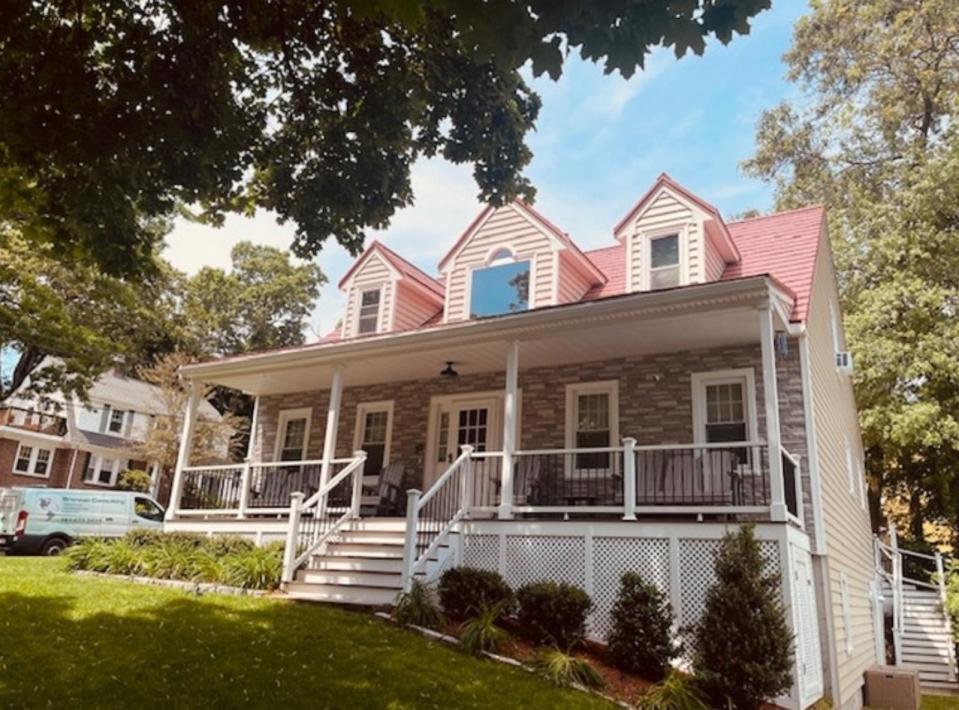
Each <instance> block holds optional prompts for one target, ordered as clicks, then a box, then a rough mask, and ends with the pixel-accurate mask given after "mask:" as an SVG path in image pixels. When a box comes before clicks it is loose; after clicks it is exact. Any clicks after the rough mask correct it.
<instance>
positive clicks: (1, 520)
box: [0, 488, 163, 555]
mask: <svg viewBox="0 0 959 710" xmlns="http://www.w3.org/2000/svg"><path fill="white" fill-rule="evenodd" d="M136 528H154V529H162V528H163V508H162V507H161V506H160V504H159V503H157V502H156V501H155V500H154V499H153V498H151V497H150V496H148V495H147V494H145V493H137V492H134V491H90V490H77V489H72V488H0V550H4V551H6V552H8V553H11V552H19V553H25V554H41V555H58V554H60V552H61V550H63V548H65V547H66V546H67V545H69V544H70V542H71V541H72V540H73V539H74V538H78V537H120V536H121V535H124V534H125V533H126V532H127V531H128V530H133V529H136Z"/></svg>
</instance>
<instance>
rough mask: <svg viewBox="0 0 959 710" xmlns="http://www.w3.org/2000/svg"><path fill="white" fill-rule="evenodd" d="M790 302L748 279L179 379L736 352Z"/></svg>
mask: <svg viewBox="0 0 959 710" xmlns="http://www.w3.org/2000/svg"><path fill="white" fill-rule="evenodd" d="M793 300H794V299H793V295H792V294H791V293H788V292H787V291H786V290H785V289H784V288H783V287H782V286H781V285H780V284H778V283H777V282H776V281H775V280H774V279H773V278H771V277H770V276H768V275H765V276H754V277H748V278H741V279H737V280H733V281H720V282H712V283H707V284H698V285H694V286H685V287H682V288H676V289H669V290H663V291H652V292H641V293H631V294H624V295H622V296H616V297H612V298H607V299H603V300H601V301H585V302H581V303H573V304H566V305H563V306H554V307H546V308H538V309H535V310H531V311H525V312H522V313H511V314H507V315H502V316H496V317H492V318H484V319H479V320H469V321H463V322H457V323H447V324H443V325H436V326H428V327H423V328H420V329H417V330H412V331H406V332H401V333H392V334H383V335H375V336H368V337H363V338H356V339H352V340H345V341H338V342H326V343H313V344H309V345H304V346H301V347H297V348H287V349H282V350H273V351H267V352H260V353H247V354H243V355H238V356H234V357H230V358H223V359H220V360H214V361H209V362H203V363H197V364H193V365H187V366H185V367H184V368H183V369H182V374H183V376H184V377H185V378H188V379H196V380H200V381H203V382H207V383H210V384H217V385H223V386H226V387H233V388H236V389H240V390H243V391H245V392H248V393H251V394H263V395H266V394H281V393H286V392H298V391H308V390H317V389H326V388H328V387H329V386H330V381H331V378H332V372H333V369H334V368H335V367H336V366H340V365H342V366H345V367H346V375H345V383H346V386H348V387H349V386H356V385H370V384H377V383H382V382H395V381H402V380H415V379H427V378H433V377H437V376H438V373H439V371H440V370H441V369H442V368H443V366H444V364H445V363H446V362H447V361H452V362H454V363H455V367H456V370H457V371H459V373H460V374H463V375H467V374H475V373H480V372H496V371H501V370H503V369H504V366H505V358H506V349H507V346H508V344H509V342H510V341H512V340H519V341H520V342H521V355H520V368H521V369H523V370H525V369H528V368H531V367H543V366H552V365H562V364H570V363H575V362H589V361H594V360H601V359H613V358H616V357H625V356H627V355H641V354H652V353H662V352H678V351H682V350H691V349H702V348H712V347H721V346H727V345H739V344H744V343H751V342H757V341H758V338H759V325H758V320H757V317H756V308H757V307H758V306H760V305H762V304H764V303H770V304H771V305H772V307H773V309H774V312H775V313H776V314H777V320H778V322H779V324H780V327H782V328H784V329H787V330H789V331H790V332H795V331H796V330H797V329H798V328H800V327H801V326H797V325H796V324H790V322H789V314H790V311H791V310H792V306H793Z"/></svg>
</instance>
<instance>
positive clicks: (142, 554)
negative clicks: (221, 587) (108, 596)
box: [66, 530, 283, 589]
mask: <svg viewBox="0 0 959 710" xmlns="http://www.w3.org/2000/svg"><path fill="white" fill-rule="evenodd" d="M66 557H67V566H68V567H69V568H70V569H86V570H92V571H95V572H107V573H110V574H123V575H127V574H138V575H144V576H147V577H154V578H156V579H177V580H182V581H192V582H212V583H215V584H227V585H231V586H236V587H244V588H248V589H275V588H276V587H278V586H279V584H280V575H281V573H282V570H283V545H282V544H281V543H275V544H272V545H267V546H265V547H256V546H255V545H254V544H253V543H251V542H249V541H247V540H244V539H242V538H239V537H236V536H223V537H219V538H218V537H211V538H207V537H204V536H202V535H193V534H190V533H178V532H177V533H163V532H159V531H156V530H136V531H132V532H130V533H127V535H125V536H124V537H122V538H119V539H115V540H103V539H98V538H86V539H82V540H80V541H79V542H78V543H77V544H76V545H73V546H72V547H70V548H68V550H67V551H66Z"/></svg>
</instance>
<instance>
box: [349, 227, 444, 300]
mask: <svg viewBox="0 0 959 710" xmlns="http://www.w3.org/2000/svg"><path fill="white" fill-rule="evenodd" d="M374 251H376V252H379V253H380V254H381V255H382V256H383V258H384V259H386V261H387V262H389V264H390V265H391V266H392V267H393V268H394V269H396V270H397V271H399V272H400V273H401V274H403V276H405V277H407V278H410V279H412V280H413V281H416V282H417V283H419V284H421V285H422V286H424V287H425V288H426V289H428V290H429V291H431V292H433V293H434V294H436V295H437V296H439V297H440V298H441V299H442V298H443V296H444V293H445V289H444V288H443V285H442V284H441V282H439V281H438V280H437V279H434V278H433V277H432V276H429V275H428V274H426V272H424V271H423V270H422V269H420V268H419V267H417V266H414V265H413V264H411V263H410V262H408V261H407V260H406V259H404V258H403V257H402V256H400V255H399V254H397V253H396V252H395V251H393V250H392V249H390V248H389V247H387V246H386V245H385V244H383V242H381V241H379V240H377V239H374V240H373V243H372V244H370V245H369V247H367V248H366V251H364V252H363V253H362V254H361V255H360V257H359V258H358V259H357V260H356V261H355V262H353V266H351V267H350V270H349V271H347V272H346V275H344V276H343V278H342V279H340V283H339V287H340V288H343V286H344V285H345V284H346V282H347V281H349V280H350V277H351V276H352V275H353V274H354V273H356V270H357V269H358V268H359V266H360V264H362V263H363V262H364V261H365V260H366V258H367V257H368V256H369V255H370V254H371V253H372V252H374Z"/></svg>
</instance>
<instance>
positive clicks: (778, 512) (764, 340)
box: [759, 304, 786, 520]
mask: <svg viewBox="0 0 959 710" xmlns="http://www.w3.org/2000/svg"><path fill="white" fill-rule="evenodd" d="M774 337H775V329H774V328H773V312H772V308H771V307H770V305H769V304H766V305H765V306H762V307H761V308H760V309H759V347H760V350H761V352H762V361H763V400H764V403H765V412H766V443H767V445H768V448H769V492H770V510H769V515H770V517H771V518H772V519H773V520H785V519H786V497H785V489H784V486H783V460H782V453H781V451H780V436H779V387H778V385H777V383H776V350H775V344H774V340H773V339H774Z"/></svg>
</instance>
